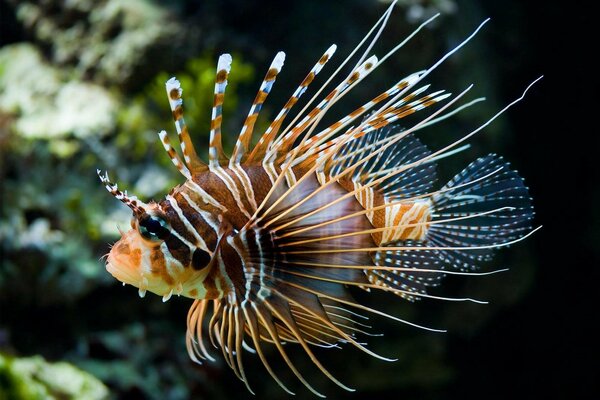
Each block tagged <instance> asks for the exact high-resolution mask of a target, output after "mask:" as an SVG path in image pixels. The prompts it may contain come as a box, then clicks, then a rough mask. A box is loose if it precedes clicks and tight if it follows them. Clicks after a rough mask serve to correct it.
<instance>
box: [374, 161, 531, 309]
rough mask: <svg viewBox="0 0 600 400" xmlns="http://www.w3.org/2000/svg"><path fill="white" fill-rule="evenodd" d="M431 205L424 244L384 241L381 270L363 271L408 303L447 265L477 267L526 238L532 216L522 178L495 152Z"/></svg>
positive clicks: (433, 282)
mask: <svg viewBox="0 0 600 400" xmlns="http://www.w3.org/2000/svg"><path fill="white" fill-rule="evenodd" d="M431 203H432V208H433V211H432V214H431V216H432V219H431V223H430V224H429V228H428V231H427V234H426V236H425V240H422V241H413V240H408V241H394V242H390V243H385V244H384V246H385V247H389V248H383V249H381V250H379V251H377V252H375V253H374V255H373V262H374V263H375V265H376V266H378V267H380V268H376V269H375V270H373V271H365V273H366V275H367V278H368V279H369V281H370V282H371V283H372V284H375V285H377V286H381V287H383V288H389V289H392V290H396V293H397V294H399V295H400V296H401V297H404V298H405V299H407V300H411V301H414V300H416V299H419V298H420V297H421V296H426V288H427V287H428V286H435V285H437V284H438V283H439V280H440V279H441V278H442V277H443V276H444V269H445V265H450V266H451V267H453V268H455V269H458V270H460V271H463V272H468V271H472V270H474V269H476V268H477V264H479V263H480V262H481V261H487V260H490V259H491V258H492V256H493V249H494V247H495V246H497V245H503V244H505V243H507V242H509V241H512V240H515V239H518V238H520V237H523V236H524V235H525V233H526V232H527V231H529V230H530V229H531V220H532V218H533V215H534V212H533V206H532V204H531V198H530V197H529V192H528V190H527V187H526V186H525V185H524V183H523V179H522V178H521V177H520V176H519V175H518V173H517V172H516V171H514V170H512V169H510V168H509V164H508V163H507V162H505V161H504V160H503V159H502V158H501V157H499V156H497V155H494V154H490V155H488V156H485V157H482V158H479V159H477V160H476V161H474V162H473V163H471V164H470V165H469V166H468V167H467V168H465V169H464V170H463V171H462V172H460V173H459V174H458V175H456V176H455V177H454V178H452V180H450V182H448V183H447V184H446V185H445V186H444V187H443V188H442V189H440V190H439V191H437V192H436V194H434V195H433V196H432V197H431ZM469 247H472V248H470V249H467V248H469ZM384 290H386V289H384Z"/></svg>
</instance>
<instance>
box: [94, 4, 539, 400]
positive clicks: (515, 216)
mask: <svg viewBox="0 0 600 400" xmlns="http://www.w3.org/2000/svg"><path fill="white" fill-rule="evenodd" d="M391 10H392V7H390V8H389V9H388V10H387V11H386V13H385V14H384V15H383V16H382V17H381V19H380V20H379V21H378V22H377V23H376V24H375V26H374V27H373V28H372V30H371V31H370V32H369V33H368V34H367V35H366V37H365V39H364V40H363V41H362V42H361V43H359V45H358V46H357V47H356V49H355V51H354V52H352V54H350V55H349V56H348V58H346V59H345V60H344V61H343V63H342V66H343V65H346V64H347V63H348V62H350V61H351V60H354V61H353V62H355V63H356V66H355V67H354V68H353V69H352V71H351V73H350V74H349V75H347V76H346V77H343V78H341V79H340V78H339V74H340V71H341V67H340V68H339V69H337V70H336V71H335V72H334V73H333V74H331V75H330V78H329V80H328V81H327V83H326V84H325V85H323V86H322V88H321V90H323V88H324V87H325V86H326V85H328V83H329V82H330V81H332V80H333V79H335V78H338V82H339V83H338V84H337V86H335V87H334V88H333V89H331V90H330V92H329V94H327V95H326V96H320V93H321V90H319V91H318V92H317V94H316V95H315V96H314V97H313V98H312V99H311V100H310V101H309V102H308V104H307V105H306V106H305V107H304V109H302V110H301V111H300V112H298V113H297V114H296V117H295V118H294V119H293V121H292V122H290V123H288V124H287V125H284V122H285V120H286V117H287V116H288V113H289V112H290V110H291V109H292V108H293V107H294V106H295V104H296V103H297V101H298V100H299V99H300V97H301V96H302V95H303V94H304V93H305V92H306V90H307V88H308V87H309V85H310V84H311V82H312V81H313V80H314V79H315V77H316V76H317V74H319V72H321V70H322V69H323V67H324V66H325V64H327V63H328V62H329V60H330V59H331V57H332V56H333V54H334V52H335V51H336V46H335V45H333V46H331V47H330V48H329V49H327V51H326V52H325V53H324V54H323V56H322V57H321V58H320V59H319V60H318V62H317V63H316V64H315V65H314V67H313V68H312V69H311V70H310V72H309V74H308V75H307V76H306V78H305V79H304V80H303V81H302V82H301V84H300V85H299V86H298V88H297V89H296V90H295V91H294V93H293V94H292V96H291V98H290V99H289V100H288V102H287V103H286V104H285V106H284V107H283V109H282V110H281V111H280V112H279V114H278V115H277V116H276V117H275V118H274V120H273V121H272V123H271V124H270V126H269V127H268V128H267V129H266V131H265V132H264V133H263V134H262V136H261V137H260V139H259V140H258V142H257V144H256V145H255V146H251V143H252V140H251V139H252V134H253V130H254V125H255V122H256V119H257V116H258V114H259V112H260V109H261V107H262V105H263V103H264V101H265V100H266V98H267V96H268V94H269V92H270V91H271V88H272V86H273V83H274V82H275V79H276V78H277V76H278V74H279V73H280V71H281V68H282V66H283V64H284V59H285V54H284V53H283V52H279V53H278V54H277V55H276V56H275V58H274V60H273V62H272V64H271V66H270V68H269V70H268V72H267V74H266V76H265V78H264V80H263V82H262V84H261V86H260V89H259V91H258V94H257V96H256V98H255V100H254V103H253V104H252V106H251V108H250V112H249V114H248V117H247V118H246V120H245V122H244V125H243V127H242V130H241V133H240V135H239V137H238V140H237V142H236V144H235V147H234V149H233V152H232V154H231V156H227V155H226V154H225V153H224V151H223V148H222V145H221V119H222V113H221V110H222V104H223V101H224V94H225V88H226V86H227V79H228V75H229V73H230V69H231V56H230V55H228V54H224V55H222V56H220V57H219V60H218V64H217V74H216V83H215V96H214V106H213V110H212V122H211V131H210V143H209V151H208V160H209V161H208V163H204V162H203V161H202V160H201V159H200V158H199V157H198V155H197V153H196V150H195V149H194V146H193V144H192V140H191V138H190V135H189V133H188V128H187V126H186V124H185V122H184V119H183V105H182V98H181V95H182V89H181V87H180V84H179V82H178V81H177V80H176V79H175V78H171V79H169V80H168V81H167V82H166V90H167V95H168V98H169V102H170V106H171V110H172V112H173V117H174V119H175V126H176V129H177V133H178V139H179V143H180V150H181V156H180V155H178V152H177V151H176V150H175V149H174V148H173V147H172V146H171V144H170V142H169V138H168V136H167V133H166V132H165V131H162V132H160V133H159V136H160V140H161V142H162V145H163V146H164V148H165V150H166V152H167V154H168V156H169V157H170V159H171V160H172V161H173V164H174V165H175V166H176V167H177V169H178V170H179V171H180V172H181V174H182V175H183V176H184V177H185V178H186V181H185V183H183V184H181V185H179V186H177V187H175V188H173V189H172V190H171V192H170V193H169V194H168V195H167V196H166V198H165V199H164V200H162V201H160V202H158V203H156V202H149V203H145V202H142V201H140V200H139V199H137V198H136V197H135V196H129V195H127V193H125V192H122V191H120V190H119V189H118V188H117V185H116V184H114V183H112V182H111V181H110V180H109V178H108V174H101V173H100V171H98V174H99V176H100V178H101V180H102V182H103V183H104V184H105V186H106V188H107V189H108V191H109V192H110V193H111V194H112V195H113V196H115V197H116V198H117V199H119V200H120V201H122V202H123V203H125V204H126V205H127V206H129V207H130V208H131V210H132V211H133V220H132V229H131V230H129V231H128V232H126V233H123V234H122V238H121V239H120V240H119V241H118V242H117V243H116V244H115V245H114V246H113V248H112V249H111V251H110V254H109V255H108V259H107V264H106V268H107V270H108V271H109V272H110V273H111V274H112V275H113V276H114V277H115V278H117V279H118V280H119V281H121V282H123V283H124V284H130V285H133V286H135V287H137V288H139V294H140V296H142V297H143V296H144V295H145V293H146V292H147V291H150V292H153V293H155V294H157V295H159V296H162V297H163V300H164V301H167V300H168V299H169V298H170V297H171V296H172V295H173V294H176V295H181V296H185V297H189V298H191V299H194V303H193V305H192V307H191V309H190V311H189V314H188V331H187V348H188V351H189V354H190V356H191V358H192V359H193V360H194V361H197V362H200V361H201V360H206V359H208V360H214V359H213V357H212V356H211V355H210V354H209V352H208V351H207V348H206V344H205V341H204V339H206V336H207V335H208V337H209V340H210V342H212V344H213V345H214V346H216V347H218V348H220V349H221V350H222V352H223V356H224V358H225V360H226V361H227V363H228V364H229V366H230V367H231V368H232V369H233V370H234V372H235V373H236V375H237V376H238V377H239V378H240V379H241V380H242V381H244V382H245V383H246V385H247V386H248V389H249V390H251V389H250V386H249V384H248V381H247V379H246V375H245V372H244V367H243V363H242V355H243V353H244V351H245V350H248V351H250V352H255V353H257V354H258V356H259V357H260V359H261V361H262V362H263V364H264V366H265V367H266V369H267V371H268V372H269V374H270V375H271V376H272V377H273V378H274V379H275V380H276V381H277V382H278V384H279V385H280V386H281V387H282V388H283V389H284V390H286V391H287V392H289V393H291V391H290V390H289V389H288V387H287V386H286V384H285V383H284V382H282V381H281V380H280V379H279V378H278V376H277V373H276V372H275V371H274V370H273V369H272V368H271V366H270V364H269V361H268V359H267V357H266V356H265V354H264V352H263V346H264V344H265V342H268V343H271V344H273V345H274V346H275V347H276V348H277V350H278V352H279V354H280V355H281V356H282V358H283V360H284V361H285V363H286V364H287V365H288V366H289V367H290V368H291V370H292V371H293V373H294V374H295V375H296V376H297V377H298V379H299V380H300V381H301V382H302V383H303V384H304V385H305V386H306V387H307V388H308V389H309V390H311V391H312V392H314V393H315V394H317V395H321V394H320V393H319V392H318V391H317V390H316V389H314V388H313V387H312V386H311V385H310V383H308V382H307V381H306V380H305V379H304V378H303V376H302V375H301V371H298V370H297V369H296V367H295V366H294V361H293V360H292V359H290V358H289V357H288V355H287V353H286V350H285V348H284V346H282V344H283V343H284V342H286V343H297V344H299V345H300V346H301V347H302V348H303V349H304V351H305V352H306V353H307V355H308V356H309V357H310V359H311V360H312V362H313V363H314V365H315V366H316V367H317V368H319V369H320V370H321V371H322V372H323V373H324V374H325V375H326V376H327V377H329V378H330V379H331V380H332V381H334V382H335V383H336V384H338V385H339V386H341V387H342V388H344V389H347V390H352V389H350V388H349V387H347V386H346V385H344V384H343V383H341V382H339V381H338V380H337V379H336V378H335V377H333V376H332V375H331V374H330V372H329V371H328V370H327V369H326V368H325V367H324V366H323V365H322V364H321V363H320V361H319V360H318V359H317V358H316V357H315V356H314V354H313V351H312V348H313V346H321V347H334V346H335V347H337V345H338V344H339V343H349V344H351V345H354V346H355V347H357V348H359V349H361V350H363V351H364V352H366V353H368V354H370V355H372V356H375V357H378V358H382V359H385V358H384V357H382V356H379V355H377V354H375V353H373V352H372V351H370V350H369V349H367V348H366V347H365V345H363V344H361V342H360V340H359V339H358V337H359V336H360V335H361V334H363V333H367V334H368V332H366V331H368V327H367V326H366V325H365V324H364V323H363V321H364V319H365V318H366V315H363V314H378V315H383V316H386V317H388V318H391V319H393V320H397V321H400V322H403V323H407V324H410V325H413V326H417V327H421V328H424V329H429V330H435V329H431V328H425V327H422V326H419V325H416V324H414V323H412V322H409V321H405V320H403V319H400V318H399V317H396V316H391V315H388V314H384V313H383V312H380V311H378V310H377V309H376V308H372V307H368V306H366V305H363V304H359V303H357V302H356V301H354V300H353V298H352V297H351V295H350V292H349V288H350V287H357V288H360V289H364V290H367V291H371V290H382V291H386V292H389V293H391V294H392V295H397V296H399V297H402V298H404V299H406V300H410V301H414V300H418V299H420V298H433V299H443V300H459V301H460V300H471V299H451V298H446V297H440V296H434V295H432V294H428V292H427V288H428V287H431V286H435V285H437V284H438V283H439V282H440V280H441V278H442V277H443V276H444V275H445V274H465V275H470V274H478V273H477V272H474V271H475V270H476V268H477V265H478V264H479V263H480V262H482V261H486V260H489V259H490V258H491V257H492V251H493V249H495V248H498V247H502V246H507V245H509V244H512V243H514V242H517V241H519V240H522V239H523V238H524V237H526V236H528V235H529V234H530V233H531V219H532V216H533V208H532V205H531V199H530V197H529V194H528V190H527V188H526V187H525V186H524V184H523V180H522V179H521V178H520V177H519V175H518V174H517V172H516V171H514V170H512V169H511V168H510V167H509V165H508V163H506V162H505V161H503V159H502V158H501V157H498V156H496V155H493V154H491V155H487V156H484V157H481V158H479V159H477V160H476V161H474V162H473V163H471V164H470V165H469V166H467V167H466V168H465V169H464V170H463V171H462V172H460V173H459V174H458V175H456V176H455V177H454V178H453V179H452V180H450V182H448V183H447V184H445V185H443V186H441V187H437V188H436V162H437V161H438V160H440V159H441V158H444V157H446V156H449V155H451V154H454V153H456V152H458V151H460V150H461V149H463V148H464V146H463V147H459V145H460V144H461V143H462V142H464V141H465V140H466V139H468V138H470V137H471V136H472V135H474V134H475V133H477V132H478V131H480V130H481V129H482V128H483V127H485V126H486V125H487V124H488V123H490V122H491V121H492V120H494V119H495V118H496V117H497V116H498V115H500V114H501V113H502V112H503V111H504V110H506V109H507V108H508V107H510V106H512V105H513V104H514V103H516V101H515V102H513V103H511V104H510V105H509V106H507V107H506V108H505V109H503V110H501V111H500V112H499V113H498V114H496V115H495V116H494V117H492V118H491V119H490V120H489V121H488V122H487V123H486V124H484V125H483V126H482V127H479V128H477V129H476V130H474V131H473V132H471V133H469V134H467V135H466V136H464V137H463V138H462V139H460V140H458V141H456V142H454V143H451V144H450V145H448V146H447V147H444V148H442V149H440V150H437V151H435V152H431V151H429V150H428V149H427V148H426V147H425V146H424V145H423V144H422V143H421V142H420V141H419V139H417V137H416V134H417V132H418V131H419V130H420V129H424V128H426V127H427V126H430V125H432V124H436V123H439V122H441V121H442V120H443V119H445V118H447V117H449V116H451V115H453V114H454V113H456V112H458V111H460V110H462V109H463V108H465V107H467V106H470V105H472V104H473V103H475V102H477V101H478V100H476V101H473V102H471V103H466V104H464V105H462V106H457V105H456V103H457V101H458V100H459V99H461V98H462V96H463V95H464V94H465V93H466V92H467V91H468V90H469V89H470V87H469V88H467V89H466V90H465V91H464V92H462V93H461V94H459V95H458V96H454V97H452V96H451V94H449V93H446V92H444V91H430V90H429V85H425V86H420V83H421V82H422V81H423V80H424V79H425V78H426V77H427V76H428V75H429V74H430V73H431V72H432V71H433V70H434V69H435V68H437V66H438V65H440V64H441V62H443V61H444V60H445V59H446V58H447V57H449V56H450V55H451V54H453V53H454V52H455V51H457V50H458V49H459V48H460V47H462V46H463V45H464V44H465V43H466V42H467V41H468V40H470V39H471V38H472V37H473V36H474V35H475V33H477V31H478V30H479V29H480V28H481V26H483V24H484V23H485V22H484V23H482V24H481V25H480V26H479V27H478V28H477V30H476V31H475V32H474V33H473V34H472V35H471V36H469V37H468V38H467V39H465V41H464V42H463V43H461V44H460V45H459V46H458V47H456V48H455V49H453V50H452V51H450V52H449V53H448V54H446V55H445V56H444V57H442V58H441V59H440V60H439V62H436V63H435V64H433V66H432V67H430V68H429V69H427V70H424V71H420V72H416V73H413V74H410V75H408V76H407V77H405V78H403V79H401V80H400V81H399V82H397V83H396V84H394V85H393V86H392V87H390V88H389V89H388V90H387V91H385V92H384V93H381V94H380V95H378V96H377V97H375V98H373V99H372V100H371V101H369V102H367V103H365V104H364V105H363V106H361V107H359V108H358V109H356V110H354V111H352V112H351V113H349V114H348V115H347V116H345V117H344V118H342V119H340V120H339V121H337V122H335V123H333V124H331V125H329V126H327V127H321V126H320V125H319V121H320V120H321V119H322V117H323V116H324V115H325V114H326V113H327V112H328V110H329V108H330V107H331V106H332V105H333V104H334V103H336V102H337V101H338V100H339V99H341V98H342V97H344V96H346V95H347V94H348V93H349V92H350V91H351V90H352V88H354V87H355V86H356V85H357V84H359V83H361V82H362V81H363V80H364V79H365V78H366V77H367V76H368V75H369V74H370V73H371V72H373V71H374V70H375V69H376V68H377V67H378V66H379V65H380V64H381V63H382V62H383V61H384V60H385V59H387V58H388V57H389V56H391V55H392V54H393V53H395V52H396V50H398V48H400V47H401V46H397V47H396V48H394V49H393V50H392V51H390V53H388V54H386V55H385V57H383V58H382V59H381V60H380V59H378V58H377V57H376V56H374V55H373V56H369V52H370V50H371V47H372V44H374V42H375V41H376V40H377V38H378V36H379V34H380V33H381V31H382V29H383V27H384V26H385V24H386V22H387V20H388V18H389V16H390V13H391ZM434 18H435V17H434ZM432 19H433V18H432ZM430 21H431V20H430ZM430 21H427V22H426V23H424V24H423V25H422V26H421V27H419V28H418V29H417V30H416V31H415V32H414V33H413V34H411V36H410V37H409V39H410V38H411V37H412V36H413V35H414V34H416V33H417V32H418V31H419V30H420V29H421V28H422V27H423V26H425V24H427V23H428V22H430ZM486 22H487V21H486ZM402 44H403V43H402ZM534 83H535V82H534ZM530 86H531V85H530ZM528 88H529V87H528ZM521 98H522V97H521ZM444 100H446V101H445V102H443V101H444ZM519 100H520V99H519ZM315 101H316V106H313V108H312V109H311V108H310V105H311V104H314V103H315ZM517 101H518V100H517ZM438 103H440V104H438ZM424 109H428V110H432V111H430V112H429V114H426V113H424V114H425V115H424V116H423V117H422V118H419V119H417V120H416V122H412V123H408V122H407V125H406V126H404V127H403V128H404V129H399V128H398V126H397V125H395V124H394V123H395V122H396V121H398V120H400V119H403V118H405V117H407V116H408V115H411V114H414V113H417V112H418V113H419V114H421V110H424ZM207 332H208V334H207Z"/></svg>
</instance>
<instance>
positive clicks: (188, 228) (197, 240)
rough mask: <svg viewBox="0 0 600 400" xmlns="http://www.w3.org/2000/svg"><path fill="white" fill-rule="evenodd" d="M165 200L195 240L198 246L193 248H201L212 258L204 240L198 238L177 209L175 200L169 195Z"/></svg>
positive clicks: (181, 212)
mask: <svg viewBox="0 0 600 400" xmlns="http://www.w3.org/2000/svg"><path fill="white" fill-rule="evenodd" d="M167 200H168V201H169V203H170V204H171V207H173V209H174V210H175V212H176V213H177V216H178V217H179V219H180V220H181V222H183V225H185V227H186V228H187V230H188V231H189V232H190V233H191V234H192V235H193V236H194V237H195V238H196V242H197V243H198V244H199V246H195V247H199V248H201V249H202V250H204V251H206V252H207V253H209V254H210V256H211V257H212V251H210V250H209V249H208V246H207V245H206V242H205V241H204V239H202V236H200V235H199V234H198V231H196V229H194V226H193V225H192V224H191V223H190V221H189V220H188V219H187V217H186V216H185V214H184V213H183V211H182V210H181V208H180V207H179V204H177V200H175V199H174V198H173V196H171V195H170V194H168V195H167ZM173 231H174V230H173ZM190 251H191V249H190Z"/></svg>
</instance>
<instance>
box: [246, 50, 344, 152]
mask: <svg viewBox="0 0 600 400" xmlns="http://www.w3.org/2000/svg"><path fill="white" fill-rule="evenodd" d="M336 49H337V46H336V45H335V44H334V45H332V46H330V47H329V48H328V49H327V51H326V52H325V53H324V54H323V56H322V57H321V58H320V59H319V61H318V62H317V63H316V64H315V65H314V66H313V67H312V69H311V70H310V72H309V73H308V75H306V77H305V78H304V80H303V81H302V82H301V83H300V85H299V86H298V88H296V90H295V91H294V93H293V94H292V97H290V99H289V100H288V101H287V103H285V105H284V106H283V108H282V109H281V111H279V114H277V116H276V117H275V119H274V120H273V122H272V123H271V125H269V127H268V128H267V130H266V131H265V133H264V134H263V135H262V137H261V138H260V139H259V141H258V143H257V144H256V147H254V150H252V153H251V154H250V156H249V157H248V160H247V161H248V162H249V163H250V162H252V161H258V160H262V159H263V158H264V156H265V154H266V150H267V148H268V147H269V146H270V145H271V143H272V142H273V139H275V136H276V135H277V133H279V129H280V128H281V124H282V123H283V121H284V119H285V117H286V116H287V115H288V113H289V112H290V110H291V109H292V107H294V105H295V104H296V103H297V102H298V100H299V99H300V97H301V96H302V95H303V94H304V93H305V92H306V89H307V88H308V85H310V84H311V83H312V81H313V80H314V79H315V77H316V76H317V75H318V74H319V72H321V70H322V69H323V67H324V66H325V64H326V63H327V61H329V59H330V58H331V56H332V55H333V53H335V50H336Z"/></svg>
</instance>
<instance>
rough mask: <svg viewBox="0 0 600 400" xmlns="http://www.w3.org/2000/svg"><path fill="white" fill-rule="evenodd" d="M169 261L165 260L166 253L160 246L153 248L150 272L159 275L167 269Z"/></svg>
mask: <svg viewBox="0 0 600 400" xmlns="http://www.w3.org/2000/svg"><path fill="white" fill-rule="evenodd" d="M166 269H167V262H166V260H165V255H164V254H163V252H162V250H161V249H160V247H155V248H153V249H152V251H151V253H150V272H151V273H152V275H154V276H157V275H160V274H162V273H163V271H166Z"/></svg>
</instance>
